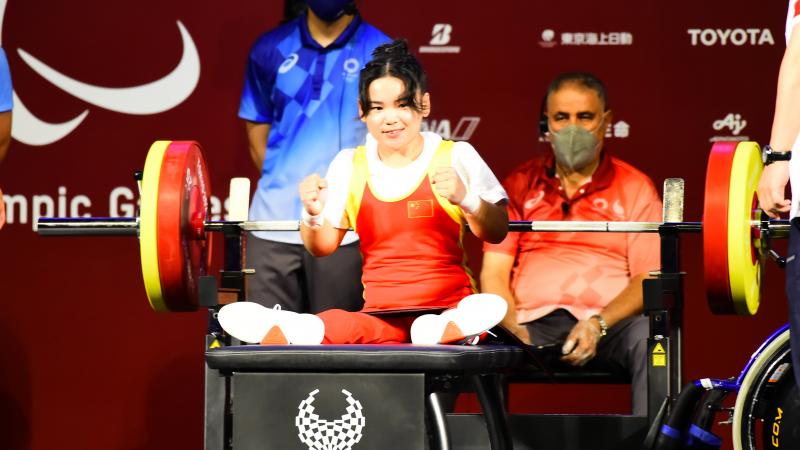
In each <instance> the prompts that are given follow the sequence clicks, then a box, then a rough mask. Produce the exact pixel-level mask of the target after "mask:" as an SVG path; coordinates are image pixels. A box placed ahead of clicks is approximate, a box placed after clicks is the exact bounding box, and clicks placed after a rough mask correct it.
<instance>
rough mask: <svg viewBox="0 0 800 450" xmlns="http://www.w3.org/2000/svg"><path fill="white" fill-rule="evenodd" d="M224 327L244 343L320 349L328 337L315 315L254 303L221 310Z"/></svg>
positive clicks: (221, 324)
mask: <svg viewBox="0 0 800 450" xmlns="http://www.w3.org/2000/svg"><path fill="white" fill-rule="evenodd" d="M217 319H218V320H219V324H220V326H222V329H223V330H225V331H226V332H227V333H228V334H230V335H231V336H233V337H235V338H236V339H239V340H240V341H242V342H248V343H261V344H299V345H316V344H320V343H322V339H323V337H324V336H325V324H324V323H323V322H322V319H320V318H319V317H317V316H315V315H313V314H298V313H295V312H292V311H284V310H282V309H281V307H280V305H275V308H266V307H264V306H262V305H261V304H259V303H254V302H236V303H230V304H227V305H225V306H223V307H222V308H220V310H219V314H218V315H217Z"/></svg>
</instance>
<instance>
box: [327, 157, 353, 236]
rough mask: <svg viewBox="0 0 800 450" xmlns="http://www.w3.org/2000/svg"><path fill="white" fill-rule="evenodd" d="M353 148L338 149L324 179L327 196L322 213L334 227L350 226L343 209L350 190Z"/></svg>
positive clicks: (343, 227)
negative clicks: (326, 185) (326, 181)
mask: <svg viewBox="0 0 800 450" xmlns="http://www.w3.org/2000/svg"><path fill="white" fill-rule="evenodd" d="M354 153H355V149H345V150H342V151H340V152H339V153H338V154H337V155H336V157H335V158H333V161H331V163H330V165H328V173H326V174H325V179H326V180H328V197H327V199H325V206H324V208H323V209H322V215H323V216H324V217H325V218H326V219H327V220H328V222H330V223H331V224H333V226H334V227H336V228H342V229H345V228H350V227H351V226H352V225H350V224H349V223H347V220H346V218H345V214H344V210H345V206H346V204H347V194H348V192H349V191H350V177H351V176H352V174H353V154H354Z"/></svg>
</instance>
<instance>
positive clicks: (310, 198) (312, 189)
mask: <svg viewBox="0 0 800 450" xmlns="http://www.w3.org/2000/svg"><path fill="white" fill-rule="evenodd" d="M299 190H300V201H301V202H302V203H303V208H305V210H306V212H307V213H309V214H310V215H312V216H317V215H319V214H321V213H322V208H323V207H324V206H325V200H326V199H327V197H328V180H326V179H325V178H322V177H320V176H319V174H316V173H313V174H311V175H309V176H307V177H305V178H304V179H303V181H301V182H300V185H299Z"/></svg>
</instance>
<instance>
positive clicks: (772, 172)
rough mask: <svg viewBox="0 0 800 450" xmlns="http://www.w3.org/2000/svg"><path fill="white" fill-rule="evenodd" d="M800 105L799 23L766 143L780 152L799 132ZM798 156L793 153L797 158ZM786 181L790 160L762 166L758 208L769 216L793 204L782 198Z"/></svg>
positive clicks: (783, 64) (783, 66)
mask: <svg viewBox="0 0 800 450" xmlns="http://www.w3.org/2000/svg"><path fill="white" fill-rule="evenodd" d="M798 104H800V26H795V27H794V29H793V30H792V35H791V37H790V38H789V44H788V45H787V46H786V51H785V52H784V54H783V60H782V61H781V68H780V72H779V74H778V94H777V98H776V100H775V116H774V118H773V120H772V135H771V136H770V140H769V143H770V145H771V146H772V148H773V149H775V150H776V151H779V152H785V151H788V150H791V148H792V145H793V144H794V142H795V139H796V138H797V135H798V133H800V121H798V120H797V114H796V110H797V105H798ZM797 157H798V155H793V158H797ZM788 181H789V163H788V162H786V161H778V162H774V163H772V164H770V165H768V166H766V167H765V168H764V172H763V173H762V174H761V180H760V181H759V183H758V202H759V204H760V206H761V209H762V210H764V212H766V213H767V215H768V216H770V217H772V218H778V217H779V216H780V214H781V213H785V212H787V211H789V209H790V208H791V206H792V204H791V201H790V200H788V199H786V198H785V197H786V196H785V189H786V183H787V182H788Z"/></svg>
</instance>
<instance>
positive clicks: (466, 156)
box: [323, 132, 508, 228]
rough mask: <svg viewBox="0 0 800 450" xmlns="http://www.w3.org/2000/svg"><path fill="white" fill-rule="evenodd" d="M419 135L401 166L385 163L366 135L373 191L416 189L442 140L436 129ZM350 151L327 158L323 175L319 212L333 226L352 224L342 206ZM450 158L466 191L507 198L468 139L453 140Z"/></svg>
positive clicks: (396, 193) (391, 194) (390, 193)
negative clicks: (418, 144) (413, 154)
mask: <svg viewBox="0 0 800 450" xmlns="http://www.w3.org/2000/svg"><path fill="white" fill-rule="evenodd" d="M422 137H423V139H424V141H425V143H424V144H423V148H422V153H420V155H419V156H418V157H417V159H415V160H414V161H413V162H412V163H411V164H409V165H407V166H405V167H389V166H387V165H385V164H384V163H383V162H382V161H381V160H380V158H379V157H378V143H377V141H376V140H375V138H373V137H372V136H370V135H367V142H366V150H367V168H368V170H369V181H370V187H371V188H372V189H373V190H374V193H375V195H377V196H378V197H382V198H399V197H403V196H406V195H409V194H411V193H412V192H413V191H414V190H415V189H416V187H417V185H418V183H419V180H420V178H422V176H423V174H424V173H426V172H427V171H428V165H429V164H430V162H431V159H433V155H434V153H435V152H436V149H437V148H438V147H439V144H440V143H441V142H442V137H441V136H439V135H438V134H436V133H431V132H423V133H422ZM354 152H355V149H352V148H351V149H345V150H342V151H340V152H339V154H337V155H336V157H335V158H334V159H333V161H331V164H330V165H329V166H328V173H327V174H326V175H325V178H326V179H327V180H328V198H327V199H326V201H325V208H324V210H323V215H324V217H325V219H327V220H328V221H329V222H330V223H332V224H334V225H335V226H337V225H336V224H338V227H339V228H348V227H352V224H350V223H348V222H347V217H346V216H345V206H346V203H347V194H348V192H349V190H350V177H351V175H352V173H353V154H354ZM451 158H452V159H451V162H452V164H453V167H454V168H455V169H456V172H457V173H458V176H459V177H461V181H462V182H463V183H464V186H466V187H467V190H468V191H470V192H474V193H476V194H477V195H478V196H479V197H480V198H482V199H483V200H485V201H487V202H489V203H497V202H499V201H502V200H508V195H506V191H505V189H503V186H502V185H501V184H500V182H499V181H497V177H495V176H494V173H492V171H491V169H489V166H487V165H486V162H484V160H483V159H482V158H481V156H480V155H479V154H478V152H477V151H476V150H475V148H474V147H473V146H472V145H470V144H469V143H468V142H455V143H454V144H453V149H452V157H451ZM426 180H427V179H426Z"/></svg>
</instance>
